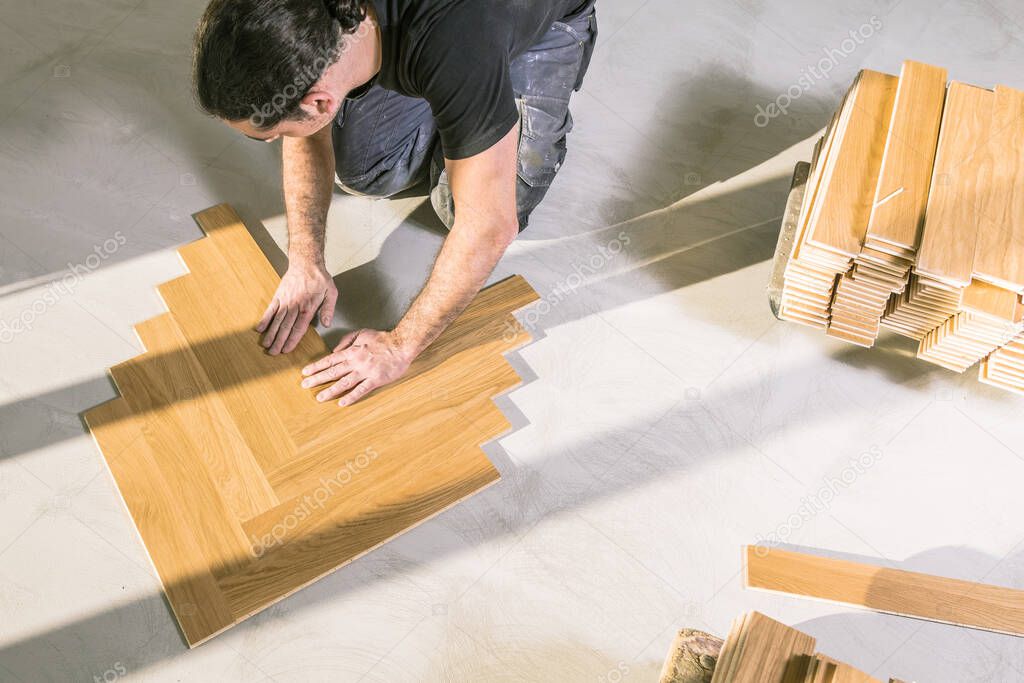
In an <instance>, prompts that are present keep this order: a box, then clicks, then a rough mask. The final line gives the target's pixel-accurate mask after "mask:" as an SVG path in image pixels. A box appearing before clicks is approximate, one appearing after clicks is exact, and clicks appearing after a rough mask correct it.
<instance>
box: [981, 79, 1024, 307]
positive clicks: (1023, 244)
mask: <svg viewBox="0 0 1024 683" xmlns="http://www.w3.org/2000/svg"><path fill="white" fill-rule="evenodd" d="M983 156H984V158H985V169H984V170H985V171H986V172H987V173H988V174H989V175H987V176H986V178H985V180H986V181H987V182H988V192H987V194H986V195H985V198H984V202H983V203H982V205H981V206H980V207H979V211H980V212H981V214H982V216H981V228H980V231H979V233H978V243H977V248H976V251H975V255H974V272H975V273H976V274H977V277H981V278H985V279H987V280H991V281H992V282H994V283H996V284H1000V285H1002V286H1004V287H1007V288H1010V289H1014V290H1016V291H1024V92H1021V91H1020V90H1015V89H1013V88H1008V87H1006V86H1003V85H1000V86H997V87H996V94H995V105H994V111H993V114H992V134H991V138H990V139H989V140H987V141H985V150H984V152H983Z"/></svg>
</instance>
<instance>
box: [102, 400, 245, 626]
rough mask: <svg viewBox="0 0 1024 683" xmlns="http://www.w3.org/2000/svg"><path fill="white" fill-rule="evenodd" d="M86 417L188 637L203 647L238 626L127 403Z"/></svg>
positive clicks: (110, 403)
mask: <svg viewBox="0 0 1024 683" xmlns="http://www.w3.org/2000/svg"><path fill="white" fill-rule="evenodd" d="M84 418H85V421H86V423H87V424H88V426H89V430H90V431H91V432H92V434H93V437H94V438H95V439H96V444H97V445H98V446H99V448H100V450H101V451H103V453H104V454H105V457H106V462H107V466H108V468H109V469H110V473H111V475H112V476H113V477H114V482H115V483H116V484H117V488H118V490H119V491H120V492H121V497H122V498H123V500H124V503H125V506H126V507H127V508H128V512H129V514H130V515H131V516H132V520H133V521H134V522H135V527H136V529H138V532H139V535H140V536H141V537H142V539H143V542H144V544H145V546H146V551H147V552H148V554H149V557H150V560H151V561H152V563H153V566H154V568H155V569H156V571H157V574H158V575H159V576H160V582H161V583H162V584H163V588H164V591H165V592H166V594H167V601H168V602H169V603H170V605H171V609H172V610H173V611H174V616H175V618H176V619H177V620H178V623H179V624H180V625H181V630H182V632H183V633H184V635H185V638H186V639H187V640H188V641H189V642H190V643H195V642H199V641H201V640H203V639H205V638H207V637H209V636H211V635H213V634H215V633H218V632H219V631H221V630H223V629H224V628H226V627H228V626H230V625H231V624H233V623H234V621H235V619H234V617H233V615H232V614H231V610H230V608H229V607H228V604H227V601H226V600H225V599H224V595H223V593H222V592H221V590H220V587H219V586H218V585H217V582H216V579H214V576H213V574H212V573H211V572H210V567H209V564H208V563H207V562H206V561H205V560H204V556H203V553H202V550H201V549H200V547H199V543H198V542H197V541H196V538H195V534H194V531H195V530H194V529H192V528H191V527H190V526H188V525H187V524H180V523H178V522H179V521H180V518H179V517H178V515H177V512H176V510H175V505H174V503H175V501H176V500H177V494H178V492H176V491H174V490H173V489H172V488H171V487H170V485H169V484H168V483H167V481H166V480H165V479H164V477H163V474H162V472H161V470H160V467H159V465H158V464H157V462H156V460H155V456H154V454H153V451H152V449H151V448H150V447H149V444H148V443H147V442H146V439H145V438H144V437H143V433H142V429H141V428H140V425H139V424H138V423H137V419H136V418H135V416H134V415H133V414H132V411H131V408H130V407H129V405H128V403H127V402H126V401H125V400H124V399H123V398H117V399H114V400H113V401H108V402H107V403H104V404H102V405H99V406H96V407H95V408H93V409H92V410H89V411H87V412H86V413H85V415H84Z"/></svg>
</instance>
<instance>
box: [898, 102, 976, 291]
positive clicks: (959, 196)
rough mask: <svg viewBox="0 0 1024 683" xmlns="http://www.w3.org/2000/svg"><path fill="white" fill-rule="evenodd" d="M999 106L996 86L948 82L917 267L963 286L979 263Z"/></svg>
mask: <svg viewBox="0 0 1024 683" xmlns="http://www.w3.org/2000/svg"><path fill="white" fill-rule="evenodd" d="M994 106H995V93H993V92H992V91H991V90H985V89H984V88H976V87H974V86H971V85H966V84H964V83H958V82H953V83H950V85H949V91H948V93H947V95H946V106H945V109H944V110H943V114H942V127H941V130H940V132H939V146H938V152H937V153H936V156H935V168H934V172H933V175H932V183H931V193H930V194H929V197H928V207H927V210H926V215H925V226H924V232H923V233H922V235H921V247H920V249H919V250H918V254H917V264H916V267H915V268H916V270H917V272H918V273H919V274H924V275H928V276H931V277H933V278H935V279H937V280H940V281H942V282H945V283H947V284H950V285H954V286H958V287H966V286H967V284H968V283H970V281H971V273H972V271H973V267H974V251H975V247H976V245H977V242H978V230H979V227H980V225H981V220H982V215H983V214H982V212H981V207H982V205H983V204H984V202H985V201H986V198H985V193H986V192H987V191H988V190H989V183H988V182H987V178H986V176H985V174H984V167H985V154H984V151H985V147H986V145H987V143H988V141H989V138H990V137H991V135H992V134H993V130H992V114H993V110H994Z"/></svg>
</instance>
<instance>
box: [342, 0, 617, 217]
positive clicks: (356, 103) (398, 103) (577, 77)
mask: <svg viewBox="0 0 1024 683" xmlns="http://www.w3.org/2000/svg"><path fill="white" fill-rule="evenodd" d="M594 2H595V0H590V2H588V3H587V4H586V5H585V6H584V7H583V8H582V9H581V10H580V11H579V12H578V13H576V14H575V15H574V16H572V17H570V18H568V19H565V20H563V21H560V22H556V23H555V24H553V25H552V26H551V29H550V30H548V32H547V33H546V34H545V35H544V37H543V38H542V39H541V41H540V42H539V43H538V44H537V45H535V46H534V47H532V48H530V50H528V51H527V52H524V53H523V54H521V55H519V56H518V57H516V58H515V59H514V60H513V61H512V64H511V65H510V69H509V70H510V73H511V77H512V87H513V89H514V91H515V93H516V104H517V106H518V107H519V157H518V169H517V172H518V179H517V184H516V211H517V213H518V216H519V229H520V230H523V229H524V228H525V227H526V226H527V223H528V222H529V219H530V213H531V212H532V211H533V210H534V209H535V208H536V207H537V205H538V204H540V202H541V200H542V199H544V195H545V194H547V191H548V188H549V187H550V186H551V182H552V181H553V180H554V178H555V174H557V173H558V169H559V168H561V166H562V162H563V161H564V160H565V153H566V136H567V135H568V134H569V132H570V131H571V130H572V115H571V114H570V113H569V100H570V97H571V96H572V93H573V92H574V91H575V90H579V88H580V86H581V85H582V84H583V77H584V76H585V75H586V72H587V66H588V65H589V63H590V56H591V53H592V51H593V47H594V42H595V41H596V39H597V17H596V14H595V12H594ZM333 138H334V158H335V169H336V173H337V182H338V185H339V186H340V187H341V188H342V189H343V190H345V191H346V192H349V193H351V194H359V195H367V196H372V197H389V196H391V195H394V194H397V193H399V192H402V191H403V190H407V189H409V188H411V187H413V186H415V185H418V184H419V183H421V182H423V181H425V180H428V179H429V181H430V202H431V204H432V205H433V207H434V210H435V211H436V212H437V215H438V217H439V218H440V219H441V220H442V221H443V222H444V224H445V225H447V226H448V227H449V228H450V227H451V226H452V223H453V222H454V220H455V205H454V202H453V200H452V193H451V189H450V187H449V184H448V176H447V173H446V172H445V170H444V154H443V150H442V149H441V140H440V136H439V135H438V132H437V127H436V125H435V124H434V117H433V115H432V114H431V111H430V105H429V104H427V102H426V100H423V99H420V98H415V97H406V96H404V95H400V94H398V93H397V92H394V91H392V90H386V89H384V88H382V87H380V86H374V87H372V88H370V89H369V90H368V91H367V92H366V94H364V95H363V96H361V97H360V98H359V99H349V100H346V101H345V103H344V105H343V106H342V109H341V111H340V112H339V113H338V117H337V119H336V120H335V123H334V129H333Z"/></svg>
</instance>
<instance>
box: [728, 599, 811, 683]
mask: <svg viewBox="0 0 1024 683" xmlns="http://www.w3.org/2000/svg"><path fill="white" fill-rule="evenodd" d="M814 645H815V640H814V638H812V637H811V636H809V635H807V634H805V633H801V632H800V631H798V630H796V629H794V628H790V627H789V626H786V625H785V624H782V623H779V622H777V621H775V620H774V619H770V618H768V617H766V616H765V615H763V614H761V613H760V612H750V613H749V614H746V615H744V617H743V618H742V620H741V621H739V622H738V623H737V622H733V628H732V630H731V631H730V632H729V638H728V640H727V641H726V642H725V644H724V645H723V647H722V655H721V657H720V658H719V661H718V664H717V665H716V666H715V673H714V676H713V677H712V679H711V680H712V683H802V682H803V681H804V678H805V674H806V671H807V667H808V665H809V663H810V658H811V656H813V655H814Z"/></svg>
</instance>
